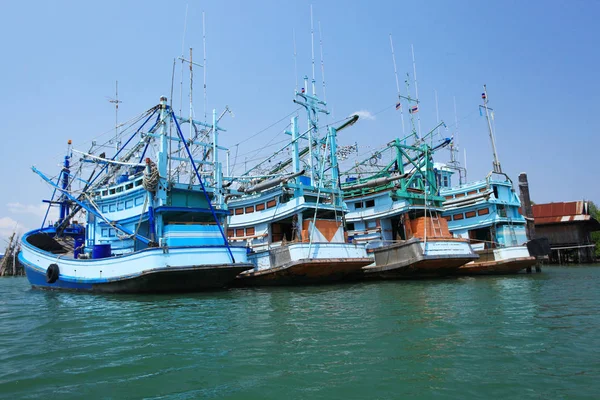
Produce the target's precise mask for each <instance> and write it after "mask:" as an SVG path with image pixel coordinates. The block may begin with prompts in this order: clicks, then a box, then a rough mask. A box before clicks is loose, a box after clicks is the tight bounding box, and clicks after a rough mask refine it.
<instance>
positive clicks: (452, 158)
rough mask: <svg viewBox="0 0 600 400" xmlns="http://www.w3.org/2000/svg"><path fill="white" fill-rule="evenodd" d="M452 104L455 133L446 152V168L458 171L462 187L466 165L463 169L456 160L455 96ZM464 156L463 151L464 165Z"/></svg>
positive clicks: (465, 178) (465, 176)
mask: <svg viewBox="0 0 600 400" xmlns="http://www.w3.org/2000/svg"><path fill="white" fill-rule="evenodd" d="M452 100H453V103H454V126H455V127H456V128H455V131H454V133H453V134H452V142H450V146H449V147H448V150H449V151H450V161H448V164H447V165H448V166H449V167H450V168H452V169H454V170H456V171H458V183H459V184H460V185H462V184H463V183H465V182H466V181H467V169H466V165H465V167H461V166H460V161H458V160H457V157H456V156H457V154H458V152H459V151H458V117H457V114H456V96H453V98H452ZM466 155H467V152H466V150H465V163H466Z"/></svg>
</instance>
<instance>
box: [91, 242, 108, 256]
mask: <svg viewBox="0 0 600 400" xmlns="http://www.w3.org/2000/svg"><path fill="white" fill-rule="evenodd" d="M110 253H111V249H110V243H106V244H95V245H94V247H93V248H92V258H93V259H97V258H106V257H110Z"/></svg>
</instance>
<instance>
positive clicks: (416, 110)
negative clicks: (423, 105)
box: [408, 105, 419, 114]
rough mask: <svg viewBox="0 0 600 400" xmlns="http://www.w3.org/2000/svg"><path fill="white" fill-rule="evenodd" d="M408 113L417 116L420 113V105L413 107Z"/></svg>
mask: <svg viewBox="0 0 600 400" xmlns="http://www.w3.org/2000/svg"><path fill="white" fill-rule="evenodd" d="M408 112H409V113H411V114H416V113H418V112H419V106H418V105H417V106H412V107H411V108H410V109H409V110H408Z"/></svg>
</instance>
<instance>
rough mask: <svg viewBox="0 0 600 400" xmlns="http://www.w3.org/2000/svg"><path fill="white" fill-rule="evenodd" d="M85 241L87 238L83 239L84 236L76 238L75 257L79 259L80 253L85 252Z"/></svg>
mask: <svg viewBox="0 0 600 400" xmlns="http://www.w3.org/2000/svg"><path fill="white" fill-rule="evenodd" d="M84 243H85V239H83V238H77V239H75V246H74V249H73V257H74V258H75V259H78V258H79V255H80V254H81V253H83V245H84Z"/></svg>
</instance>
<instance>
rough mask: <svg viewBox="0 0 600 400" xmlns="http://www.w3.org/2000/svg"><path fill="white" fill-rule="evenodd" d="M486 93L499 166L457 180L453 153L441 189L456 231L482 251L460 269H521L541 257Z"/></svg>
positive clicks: (499, 271) (504, 271) (466, 272)
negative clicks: (504, 163) (531, 244)
mask: <svg viewBox="0 0 600 400" xmlns="http://www.w3.org/2000/svg"><path fill="white" fill-rule="evenodd" d="M482 99H483V105H482V106H480V108H481V110H482V111H485V115H486V119H487V122H488V129H489V136H490V141H491V144H492V154H493V157H494V160H493V169H492V171H491V172H490V173H489V174H488V175H487V176H486V178H485V179H483V180H480V181H475V182H469V183H462V182H459V185H456V186H453V185H452V175H453V174H454V173H455V171H456V170H457V169H456V168H455V166H456V161H455V160H454V159H452V160H451V162H450V166H444V165H439V166H438V171H439V178H438V179H439V181H440V183H441V190H440V194H441V195H442V196H444V197H445V202H444V214H443V215H444V217H445V218H446V220H447V222H448V228H449V229H450V232H452V233H453V234H454V236H456V237H460V238H464V239H467V240H469V241H470V242H471V246H472V247H473V249H475V250H476V252H477V254H478V255H479V259H478V260H476V261H473V262H471V263H468V264H466V265H464V266H462V267H461V268H459V269H458V270H457V271H456V272H455V273H456V274H461V275H476V274H509V273H517V272H519V271H520V270H522V269H524V268H527V267H531V266H532V265H534V264H535V263H536V258H535V257H533V256H532V255H531V254H530V251H529V249H528V247H527V243H528V240H527V235H526V224H527V221H526V220H525V217H523V216H522V215H521V214H520V213H519V207H520V206H521V202H520V200H519V196H518V194H517V193H516V192H515V189H514V187H513V182H512V180H511V179H510V178H509V176H508V175H506V174H505V173H504V172H502V167H501V165H500V162H499V160H498V155H497V152H496V143H495V137H494V133H493V130H492V124H491V122H490V111H491V109H490V108H489V107H488V97H487V90H486V87H485V86H484V92H483V93H482Z"/></svg>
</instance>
